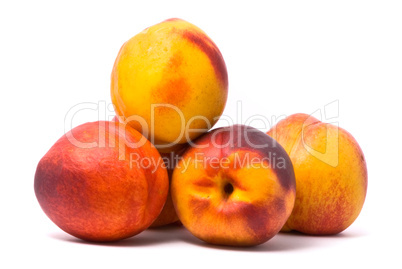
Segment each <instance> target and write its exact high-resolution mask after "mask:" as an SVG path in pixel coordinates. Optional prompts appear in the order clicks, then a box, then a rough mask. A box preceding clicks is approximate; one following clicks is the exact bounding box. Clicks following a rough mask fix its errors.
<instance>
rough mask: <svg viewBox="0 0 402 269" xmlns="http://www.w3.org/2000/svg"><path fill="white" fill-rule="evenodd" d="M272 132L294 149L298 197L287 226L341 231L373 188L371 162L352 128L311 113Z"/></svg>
mask: <svg viewBox="0 0 402 269" xmlns="http://www.w3.org/2000/svg"><path fill="white" fill-rule="evenodd" d="M268 135H270V136H272V137H273V138H274V139H276V140H277V141H278V142H279V143H280V144H281V145H282V146H283V147H284V148H285V150H286V151H287V152H288V154H289V156H290V158H291V160H292V163H293V166H294V170H295V175H296V201H295V206H294V209H293V212H292V214H291V215H290V217H289V219H288V221H287V222H286V224H285V226H284V227H283V229H282V230H283V231H290V230H296V231H299V232H303V233H306V234H313V235H331V234H337V233H340V232H342V231H343V230H345V229H346V228H348V227H349V226H350V225H351V224H352V223H353V222H354V221H355V219H356V218H357V217H358V215H359V213H360V211H361V209H362V207H363V204H364V200H365V197H366V192H367V166H366V161H365V158H364V155H363V152H362V150H361V148H360V147H359V144H358V143H357V141H356V140H355V139H354V138H353V137H352V135H351V134H350V133H348V132H347V131H345V130H344V129H342V128H339V127H338V126H335V125H332V124H326V123H323V122H321V121H319V120H317V119H316V118H314V117H312V116H309V115H306V114H294V115H291V116H289V117H287V118H286V119H284V120H282V121H280V122H279V123H278V124H277V125H276V126H274V127H273V128H272V129H271V130H270V131H269V132H268Z"/></svg>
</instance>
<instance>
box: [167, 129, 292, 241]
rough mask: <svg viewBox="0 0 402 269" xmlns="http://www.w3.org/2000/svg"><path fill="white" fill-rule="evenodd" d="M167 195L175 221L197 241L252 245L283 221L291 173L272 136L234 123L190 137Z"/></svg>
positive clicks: (289, 199)
mask: <svg viewBox="0 0 402 269" xmlns="http://www.w3.org/2000/svg"><path fill="white" fill-rule="evenodd" d="M171 193H172V199H173V204H174V206H175V208H176V212H177V215H178V216H179V219H180V221H181V222H182V223H183V225H184V226H185V227H186V228H187V229H188V230H189V231H190V232H191V233H192V234H193V235H195V236H196V237H198V238H199V239H202V240H204V241H206V242H209V243H212V244H220V245H233V246H252V245H257V244H261V243H263V242H265V241H267V240H269V239H270V238H272V237H273V236H274V235H275V234H276V233H278V232H279V230H280V229H281V228H282V226H283V225H284V224H285V222H286V220H287V218H288V216H289V215H290V213H291V211H292V209H293V205H294V200H295V177H294V172H293V166H292V163H291V161H290V158H289V156H288V155H287V153H286V151H285V150H284V149H283V148H282V147H281V146H280V145H279V144H277V143H276V142H275V140H273V139H272V138H271V137H269V136H268V135H266V134H265V133H263V132H261V131H259V130H257V129H254V128H251V127H246V126H243V125H234V126H231V127H226V128H218V129H215V130H213V131H211V132H209V133H207V134H205V135H203V136H201V137H200V138H199V139H197V140H196V141H195V143H194V144H193V145H192V146H191V147H190V148H189V149H188V150H187V151H186V152H185V153H184V155H183V158H182V159H181V160H180V161H179V162H178V164H177V166H176V168H175V169H174V172H173V179H172V183H171Z"/></svg>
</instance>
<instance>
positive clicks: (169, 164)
mask: <svg viewBox="0 0 402 269" xmlns="http://www.w3.org/2000/svg"><path fill="white" fill-rule="evenodd" d="M187 147H188V145H187V144H181V148H180V149H177V150H175V151H172V152H169V153H161V156H162V158H163V160H164V162H165V165H166V168H167V171H168V175H169V182H171V180H172V176H173V170H174V168H175V166H176V164H177V162H178V161H179V160H180V159H181V156H182V154H183V153H184V152H185V151H186V149H187ZM176 222H179V217H178V216H177V214H176V210H175V208H174V206H173V201H172V196H171V192H170V188H169V193H168V196H167V199H166V203H165V205H164V207H163V209H162V212H161V213H160V214H159V216H158V218H157V219H156V220H155V221H154V222H153V223H152V225H151V227H152V228H155V227H161V226H165V225H168V224H172V223H176Z"/></svg>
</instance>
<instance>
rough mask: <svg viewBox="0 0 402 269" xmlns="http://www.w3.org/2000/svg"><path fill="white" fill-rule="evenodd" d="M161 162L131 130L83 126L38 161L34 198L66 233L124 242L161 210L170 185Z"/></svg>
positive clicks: (106, 124)
mask: <svg viewBox="0 0 402 269" xmlns="http://www.w3.org/2000/svg"><path fill="white" fill-rule="evenodd" d="M132 155H136V157H139V158H140V159H141V163H140V164H141V165H140V164H139V163H138V162H137V163H135V162H132V160H136V159H138V158H135V159H134V158H131V157H132ZM161 164H163V161H162V159H161V156H160V154H159V153H158V151H157V150H156V148H155V147H154V146H153V145H152V144H151V143H150V142H149V141H148V140H147V139H146V138H145V137H144V136H142V135H141V134H140V133H139V132H137V131H136V130H134V129H133V128H131V127H129V126H125V125H123V124H121V123H118V122H92V123H86V124H83V125H80V126H78V127H76V128H74V129H72V130H71V131H70V132H68V133H66V134H65V135H64V136H62V137H61V138H60V139H59V140H58V141H57V142H56V143H55V144H54V145H53V146H52V147H51V149H50V150H49V151H48V152H47V153H46V154H45V156H44V157H43V158H42V159H41V160H40V162H39V164H38V167H37V170H36V174H35V183H34V188H35V194H36V197H37V199H38V201H39V204H40V206H41V207H42V209H43V211H44V212H45V213H46V215H47V216H48V217H49V218H50V219H51V220H52V221H53V222H54V223H55V224H56V225H57V226H59V227H60V228H61V229H62V230H64V231H65V232H67V233H69V234H71V235H73V236H75V237H78V238H81V239H84V240H90V241H114V240H119V239H124V238H127V237H130V236H133V235H135V234H138V233H140V232H141V231H143V230H145V229H146V228H147V227H148V226H150V225H151V224H152V222H153V221H154V220H155V219H156V217H157V216H158V215H159V213H160V212H161V210H162V207H163V205H164V203H165V201H166V197H167V193H168V187H169V186H168V184H169V183H168V175H167V171H166V168H165V167H164V166H163V165H161Z"/></svg>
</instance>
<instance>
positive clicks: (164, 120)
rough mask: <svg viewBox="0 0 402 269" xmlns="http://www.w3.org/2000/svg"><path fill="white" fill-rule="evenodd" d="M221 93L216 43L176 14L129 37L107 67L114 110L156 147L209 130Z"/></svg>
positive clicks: (223, 84)
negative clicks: (113, 61)
mask: <svg viewBox="0 0 402 269" xmlns="http://www.w3.org/2000/svg"><path fill="white" fill-rule="evenodd" d="M227 95H228V75H227V70H226V65H225V62H224V60H223V57H222V55H221V53H220V51H219V49H218V47H217V46H216V45H215V43H214V42H213V41H212V40H211V39H210V38H209V37H208V36H207V35H206V34H205V33H204V32H203V31H202V30H201V29H199V28H198V27H196V26H194V25H193V24H191V23H188V22H186V21H184V20H181V19H170V20H166V21H164V22H161V23H159V24H156V25H154V26H151V27H149V28H147V29H145V30H144V31H142V32H141V33H139V34H137V35H136V36H134V37H132V38H131V39H130V40H128V41H127V42H125V43H124V44H123V46H122V48H121V49H120V51H119V53H118V56H117V58H116V61H115V64H114V66H113V71H112V76H111V97H112V102H113V104H114V106H115V111H116V114H117V115H118V116H122V117H123V119H125V120H127V121H129V123H130V125H131V126H132V127H134V128H135V129H137V130H139V131H141V132H142V133H143V134H144V135H145V136H147V137H148V138H149V139H150V140H151V141H152V142H154V143H155V144H156V146H157V147H158V149H162V151H163V149H164V146H166V147H167V146H168V145H167V144H170V143H172V144H170V145H169V146H174V144H176V143H185V142H187V140H189V139H190V140H193V139H195V138H196V137H198V136H199V135H201V134H202V133H205V132H206V131H207V130H208V129H210V128H211V127H212V126H213V125H214V124H215V123H216V121H217V120H218V118H219V117H220V116H221V115H222V113H223V110H224V107H225V104H226V100H227ZM193 129H204V130H202V131H191V130H193ZM187 132H188V133H187ZM186 133H187V134H188V135H187V137H186ZM169 151H170V149H169V148H168V149H166V150H165V152H169Z"/></svg>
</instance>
